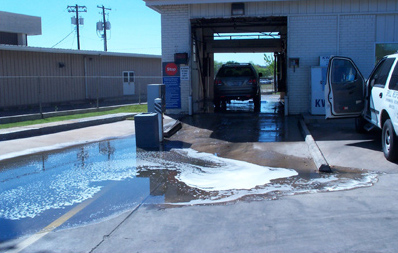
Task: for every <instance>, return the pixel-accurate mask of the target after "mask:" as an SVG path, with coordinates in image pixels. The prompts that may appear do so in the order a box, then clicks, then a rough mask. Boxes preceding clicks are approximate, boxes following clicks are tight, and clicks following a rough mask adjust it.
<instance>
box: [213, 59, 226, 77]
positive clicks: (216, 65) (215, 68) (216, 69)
mask: <svg viewBox="0 0 398 253" xmlns="http://www.w3.org/2000/svg"><path fill="white" fill-rule="evenodd" d="M223 64H224V63H222V62H219V61H214V76H215V75H216V74H217V71H218V70H219V69H220V68H221V66H222V65H223Z"/></svg>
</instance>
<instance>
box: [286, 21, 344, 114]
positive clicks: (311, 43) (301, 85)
mask: <svg viewBox="0 0 398 253" xmlns="http://www.w3.org/2000/svg"><path fill="white" fill-rule="evenodd" d="M336 34H337V16H297V17H289V22H288V43H287V47H288V58H300V67H299V68H296V69H295V70H294V69H293V68H288V71H287V72H288V73H287V74H288V76H287V78H288V79H287V80H288V97H289V114H299V113H302V112H308V110H309V108H310V91H311V89H310V71H311V66H319V57H320V56H329V55H335V54H336V51H337V36H336Z"/></svg>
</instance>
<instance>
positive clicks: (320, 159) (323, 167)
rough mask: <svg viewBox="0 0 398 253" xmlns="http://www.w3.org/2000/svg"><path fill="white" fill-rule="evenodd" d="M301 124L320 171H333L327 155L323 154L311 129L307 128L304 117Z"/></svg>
mask: <svg viewBox="0 0 398 253" xmlns="http://www.w3.org/2000/svg"><path fill="white" fill-rule="evenodd" d="M299 126H300V128H301V130H302V133H303V135H304V138H305V142H306V143H307V145H308V148H309V150H310V154H311V156H312V158H313V159H314V162H315V165H316V167H317V168H318V170H319V171H320V172H332V169H331V168H330V166H329V163H328V162H327V161H326V159H325V157H324V156H323V154H322V152H321V150H320V149H319V147H318V145H317V144H316V142H315V140H314V138H313V137H312V135H311V133H310V131H309V130H308V128H307V125H306V124H305V122H304V120H303V119H300V122H299Z"/></svg>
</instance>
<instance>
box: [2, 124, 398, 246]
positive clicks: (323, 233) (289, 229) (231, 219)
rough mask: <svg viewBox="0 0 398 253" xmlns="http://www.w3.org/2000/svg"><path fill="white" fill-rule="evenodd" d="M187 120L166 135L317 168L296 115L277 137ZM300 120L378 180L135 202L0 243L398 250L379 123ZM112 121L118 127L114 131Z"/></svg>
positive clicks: (393, 174)
mask: <svg viewBox="0 0 398 253" xmlns="http://www.w3.org/2000/svg"><path fill="white" fill-rule="evenodd" d="M192 120H194V118H193V119H188V121H187V122H185V123H184V126H183V129H182V130H181V131H180V132H178V133H177V134H176V135H174V136H173V137H172V138H171V141H173V140H174V141H177V140H178V141H183V142H185V143H190V145H191V147H192V148H194V149H197V150H199V151H207V152H211V153H217V154H219V155H220V156H224V157H234V158H235V159H242V160H250V161H251V162H253V163H258V164H266V165H268V166H282V165H283V166H286V167H289V168H291V167H297V168H301V169H307V170H314V169H315V166H314V164H313V162H312V159H311V157H310V155H309V153H308V147H307V146H306V143H305V142H304V140H303V139H301V140H300V138H299V136H298V135H297V133H296V130H295V127H296V126H295V123H292V125H291V126H292V127H291V128H290V127H289V128H288V129H290V130H289V131H292V132H291V134H289V137H286V139H284V140H282V141H279V142H256V141H254V142H244V141H239V140H230V139H225V138H224V137H223V134H222V131H221V132H218V133H214V131H213V130H211V127H209V126H207V125H206V124H207V123H203V122H200V125H201V130H199V129H198V127H197V126H196V124H195V122H192ZM292 122H294V120H293V121H292ZM289 124H290V123H286V125H289ZM133 125H134V124H133V122H132V121H123V122H119V123H112V124H110V125H102V126H96V127H90V128H85V129H80V130H72V131H68V132H64V133H58V134H54V135H52V136H51V137H50V138H49V139H47V140H46V137H45V136H41V137H32V138H27V139H25V140H22V139H21V140H14V141H7V142H2V145H3V144H7V147H8V148H10V147H11V146H12V145H25V144H26V145H34V144H27V143H40V144H38V145H42V146H46V145H49V146H51V145H55V147H56V145H61V144H62V143H74V141H71V139H70V136H80V138H83V139H85V138H86V137H88V135H86V134H87V133H89V132H91V133H94V132H95V133H96V134H95V135H97V136H96V137H92V138H91V137H90V138H91V141H95V140H99V139H103V138H106V136H108V137H112V138H114V137H117V135H119V134H120V135H121V136H125V135H128V134H130V133H132V132H133V127H132V126H133ZM286 125H285V122H284V123H283V126H286ZM307 125H308V128H309V129H310V131H311V133H312V134H313V137H314V139H315V140H316V142H317V144H318V146H319V147H320V149H321V151H322V153H323V155H324V156H325V158H326V159H327V161H328V162H329V164H330V165H331V166H338V167H349V168H359V169H367V170H373V171H376V172H379V173H380V174H379V176H378V179H379V181H378V182H377V183H376V184H375V185H374V186H372V187H365V188H358V189H353V190H349V191H335V192H323V193H307V194H297V195H293V196H283V197H281V198H277V199H274V200H258V201H256V200H255V199H251V200H250V201H237V202H233V203H226V204H220V205H199V206H183V207H178V208H165V207H161V206H156V205H146V204H145V201H143V202H142V204H140V205H138V206H136V208H134V209H132V210H129V211H128V212H126V213H123V214H121V215H118V216H117V217H110V218H109V219H108V220H106V221H102V222H100V223H96V224H90V225H87V226H82V227H78V228H73V229H66V230H59V231H53V232H50V233H47V234H46V235H45V236H43V237H41V236H40V235H35V236H32V237H29V238H20V239H17V240H15V241H9V242H5V243H2V244H1V245H0V251H2V252H3V251H7V250H11V251H12V250H13V249H18V247H20V249H22V251H21V252H133V251H134V252H396V249H397V247H398V241H397V240H396V238H397V237H398V217H397V216H398V201H397V198H396V196H397V193H398V186H397V184H396V181H397V180H398V176H397V171H398V166H397V164H394V163H390V162H388V161H386V160H385V159H384V157H383V154H382V152H381V151H380V149H381V148H380V146H379V145H378V144H379V143H378V139H377V138H378V134H377V132H376V133H373V134H372V133H371V134H368V135H359V134H357V133H355V131H354V128H353V124H351V122H349V121H348V120H347V121H346V120H343V121H333V122H327V121H314V122H309V123H308V124H307ZM109 129H113V131H110V130H109ZM117 129H120V131H117V132H118V134H115V130H117ZM83 131H86V132H83ZM297 131H299V130H298V128H297ZM187 133H196V135H192V134H191V135H189V134H187ZM68 136H69V137H68ZM216 137H217V138H216ZM47 138H48V136H47ZM55 140H57V141H55ZM81 140H82V139H80V140H79V141H81ZM24 141H25V144H24ZM35 148H36V147H31V149H35ZM13 152H14V154H15V152H17V151H15V150H14V151H13ZM3 155H5V154H3ZM270 157H272V159H271V158H270ZM38 237H39V239H37V238H38ZM36 239H37V240H36ZM18 243H19V244H18ZM21 246H23V247H21Z"/></svg>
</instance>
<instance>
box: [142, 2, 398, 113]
mask: <svg viewBox="0 0 398 253" xmlns="http://www.w3.org/2000/svg"><path fill="white" fill-rule="evenodd" d="M144 1H145V2H146V5H147V6H148V7H150V8H152V9H154V10H155V11H157V12H159V13H160V14H161V21H162V62H163V78H164V79H165V78H166V80H165V81H166V82H169V83H170V84H169V85H170V87H171V90H172V93H173V94H172V95H173V96H172V97H173V100H172V101H169V104H170V105H169V110H170V111H171V112H188V111H189V110H190V109H193V111H194V112H200V111H205V110H206V105H207V106H208V105H209V104H210V103H211V102H212V96H213V94H212V85H213V76H214V73H213V72H214V71H213V59H214V54H215V53H221V52H260V53H266V52H268V53H270V52H271V53H272V52H273V53H275V56H276V59H277V62H278V71H277V73H276V75H277V78H276V80H277V81H278V82H277V85H278V87H277V88H278V90H279V91H281V92H284V93H285V97H286V98H288V101H289V103H288V105H287V106H288V113H289V114H300V113H306V112H308V111H310V106H311V101H310V100H311V80H310V79H311V67H312V66H319V65H320V57H323V56H330V55H343V56H349V57H351V58H353V59H354V61H355V62H356V63H358V65H359V68H360V70H361V72H362V73H364V74H365V75H367V74H369V73H370V71H371V70H372V69H373V67H374V64H375V62H376V58H377V57H380V56H381V55H384V54H388V53H391V52H394V51H396V50H397V49H398V2H397V1H396V0H290V1H288V0H246V1H243V0H240V1H235V0H144ZM228 34H229V35H230V34H240V35H242V34H248V35H252V34H259V35H261V34H263V35H268V36H262V37H261V36H259V37H258V38H256V39H255V38H245V39H239V38H238V37H237V38H233V39H231V38H230V39H226V38H227V37H226V36H223V35H228ZM241 38H242V37H241ZM185 56H187V58H185ZM171 63H177V64H176V66H177V67H178V70H182V71H177V72H175V73H173V74H174V75H171V76H169V75H168V74H167V73H166V69H165V66H166V65H167V64H171ZM168 66H169V67H170V66H171V65H168ZM187 72H188V73H189V76H188V77H187V76H186V73H187ZM181 74H184V78H182V76H180V75H181ZM177 75H178V76H179V77H180V78H179V79H178V78H177V79H176V78H174V79H173V77H176V76H177ZM168 78H169V79H168ZM166 85H167V84H166ZM166 90H167V86H166ZM176 101H177V102H176Z"/></svg>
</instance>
